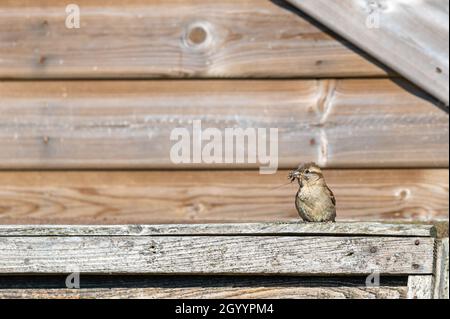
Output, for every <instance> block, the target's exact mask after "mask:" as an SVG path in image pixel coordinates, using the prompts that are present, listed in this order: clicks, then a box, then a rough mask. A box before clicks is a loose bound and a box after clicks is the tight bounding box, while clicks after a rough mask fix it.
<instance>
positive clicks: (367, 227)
mask: <svg viewBox="0 0 450 319" xmlns="http://www.w3.org/2000/svg"><path fill="white" fill-rule="evenodd" d="M283 234H286V235H287V234H289V235H294V236H295V235H301V236H304V235H354V236H357V235H358V236H395V237H434V236H435V228H434V226H432V225H417V224H388V223H373V222H353V223H304V222H298V221H296V222H278V223H234V224H231V223H230V224H227V223H224V224H179V225H177V224H161V225H0V237H15V236H21V237H33V236H191V235H283Z"/></svg>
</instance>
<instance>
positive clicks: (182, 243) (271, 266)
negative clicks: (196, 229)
mask: <svg viewBox="0 0 450 319" xmlns="http://www.w3.org/2000/svg"><path fill="white" fill-rule="evenodd" d="M433 246H434V239H433V238H426V237H416V238H415V237H345V236H343V237H332V236H329V237H328V236H321V237H311V236H305V237H294V236H228V235H225V236H224V235H221V236H183V237H180V236H127V237H123V236H119V237H118V236H108V237H101V236H100V237H99V236H81V237H58V236H50V237H48V236H39V237H0V273H2V274H61V273H67V272H69V273H71V272H74V271H77V272H80V273H84V274H159V275H161V274H173V275H174V274H190V275H194V274H202V275H206V274H217V275H219V274H228V275H231V274H235V275H238V274H259V275H261V274H265V275H269V274H285V275H303V276H307V275H323V276H329V275H330V274H335V275H368V274H371V273H373V272H375V271H376V272H379V273H380V274H381V275H409V274H431V273H432V272H433ZM71 269H72V270H71Z"/></svg>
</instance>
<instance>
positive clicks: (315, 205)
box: [289, 163, 336, 222]
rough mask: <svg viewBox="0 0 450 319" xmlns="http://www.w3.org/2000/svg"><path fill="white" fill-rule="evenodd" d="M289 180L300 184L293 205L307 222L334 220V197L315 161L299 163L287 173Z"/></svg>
mask: <svg viewBox="0 0 450 319" xmlns="http://www.w3.org/2000/svg"><path fill="white" fill-rule="evenodd" d="M289 179H290V180H291V182H294V181H295V180H297V181H298V185H299V186H300V188H299V190H298V192H297V195H296V196H295V207H296V208H297V211H298V213H299V215H300V216H301V217H302V218H303V220H305V221H307V222H334V221H335V219H336V199H335V197H334V194H333V192H332V191H331V190H330V188H329V187H328V186H327V184H326V183H325V179H324V177H323V174H322V171H321V169H320V168H319V166H317V165H316V164H315V163H308V164H305V165H301V166H300V167H299V168H298V169H296V170H293V171H292V172H290V173H289Z"/></svg>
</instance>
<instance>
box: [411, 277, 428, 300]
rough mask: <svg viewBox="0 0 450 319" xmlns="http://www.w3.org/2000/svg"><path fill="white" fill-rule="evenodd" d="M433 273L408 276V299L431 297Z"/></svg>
mask: <svg viewBox="0 0 450 319" xmlns="http://www.w3.org/2000/svg"><path fill="white" fill-rule="evenodd" d="M433 285H434V278H433V275H411V276H409V277H408V294H407V298H408V299H432V296H433Z"/></svg>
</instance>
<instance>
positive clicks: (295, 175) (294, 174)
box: [288, 170, 300, 183]
mask: <svg viewBox="0 0 450 319" xmlns="http://www.w3.org/2000/svg"><path fill="white" fill-rule="evenodd" d="M288 178H289V179H290V180H291V183H293V182H294V181H295V180H296V179H299V178H300V172H299V171H298V170H295V171H292V172H290V173H289V175H288Z"/></svg>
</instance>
